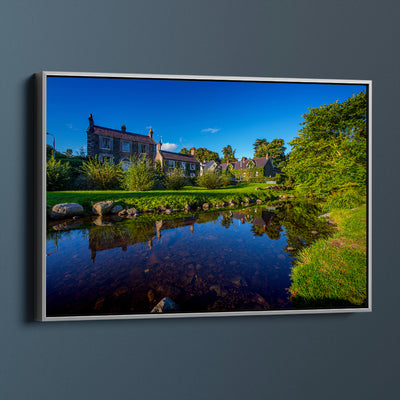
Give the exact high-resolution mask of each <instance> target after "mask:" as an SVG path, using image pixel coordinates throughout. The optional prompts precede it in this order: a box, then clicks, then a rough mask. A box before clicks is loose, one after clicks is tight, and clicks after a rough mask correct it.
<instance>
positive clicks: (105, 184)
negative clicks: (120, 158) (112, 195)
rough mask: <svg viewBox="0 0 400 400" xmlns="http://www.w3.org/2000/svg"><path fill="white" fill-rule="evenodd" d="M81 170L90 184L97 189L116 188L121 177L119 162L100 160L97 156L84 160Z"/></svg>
mask: <svg viewBox="0 0 400 400" xmlns="http://www.w3.org/2000/svg"><path fill="white" fill-rule="evenodd" d="M81 172H82V174H83V175H84V176H86V177H87V179H88V181H89V183H90V185H91V186H92V187H93V188H95V189H99V190H112V189H118V188H119V184H120V180H121V177H122V168H121V165H120V164H114V163H113V162H112V161H108V160H105V161H103V162H101V161H100V160H99V159H98V158H97V156H96V157H94V158H89V159H88V161H84V162H83V163H82V167H81Z"/></svg>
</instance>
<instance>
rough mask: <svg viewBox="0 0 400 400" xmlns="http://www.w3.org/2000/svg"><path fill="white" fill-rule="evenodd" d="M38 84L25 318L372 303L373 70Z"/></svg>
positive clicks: (75, 77) (61, 79) (284, 310)
mask: <svg viewBox="0 0 400 400" xmlns="http://www.w3.org/2000/svg"><path fill="white" fill-rule="evenodd" d="M37 82H38V103H39V104H38V109H39V111H38V113H37V114H38V120H39V121H38V130H39V132H38V137H39V139H38V140H39V146H38V147H39V149H38V157H39V160H40V162H39V164H40V166H39V170H40V173H39V175H40V177H39V180H40V181H41V182H42V184H41V187H40V188H39V200H38V201H39V207H40V208H41V210H42V211H41V216H42V221H40V223H39V224H38V225H39V231H40V232H39V240H40V241H41V243H42V244H41V245H40V246H39V248H40V254H39V259H40V262H39V264H40V265H39V266H38V271H37V275H38V277H37V278H38V282H39V283H38V292H39V293H38V302H37V308H38V310H37V319H40V320H69V319H70V320H73V319H78V320H79V319H80V320H82V319H90V318H94V319H110V318H157V317H161V316H168V317H184V316H186V317H196V316H230V315H234V316H240V315H268V314H276V313H277V314H295V313H326V312H350V311H351V312H357V311H370V310H371V296H370V286H371V282H370V279H371V265H370V258H371V257H370V255H369V251H370V244H369V242H370V229H369V228H370V226H369V224H370V220H371V216H370V210H371V200H370V185H371V182H370V173H369V170H370V164H371V160H370V158H371V157H370V141H371V96H372V94H371V81H355V80H328V79H327V80H322V79H287V78H282V79H279V78H249V77H215V76H178V75H177V76H172V75H134V74H95V73H93V74H90V73H57V72H41V73H38V76H37Z"/></svg>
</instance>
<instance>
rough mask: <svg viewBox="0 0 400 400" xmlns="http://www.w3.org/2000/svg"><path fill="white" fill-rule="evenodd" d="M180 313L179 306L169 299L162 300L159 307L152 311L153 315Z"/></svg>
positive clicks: (158, 304)
mask: <svg viewBox="0 0 400 400" xmlns="http://www.w3.org/2000/svg"><path fill="white" fill-rule="evenodd" d="M178 311H180V308H179V306H178V305H177V304H176V303H175V302H174V301H173V300H171V299H170V298H169V297H164V298H163V299H161V300H160V301H159V302H158V303H157V305H156V306H155V307H154V308H153V309H152V310H151V313H153V314H154V313H170V312H178Z"/></svg>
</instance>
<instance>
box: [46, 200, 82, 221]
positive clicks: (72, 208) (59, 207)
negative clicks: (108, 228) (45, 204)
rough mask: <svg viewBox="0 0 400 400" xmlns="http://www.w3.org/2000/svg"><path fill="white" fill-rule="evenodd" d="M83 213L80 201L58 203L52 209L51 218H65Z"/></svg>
mask: <svg viewBox="0 0 400 400" xmlns="http://www.w3.org/2000/svg"><path fill="white" fill-rule="evenodd" d="M77 215H83V207H82V206H81V205H80V204H78V203H62V204H56V205H55V206H53V207H52V209H51V211H50V218H52V219H63V218H72V217H75V216H77Z"/></svg>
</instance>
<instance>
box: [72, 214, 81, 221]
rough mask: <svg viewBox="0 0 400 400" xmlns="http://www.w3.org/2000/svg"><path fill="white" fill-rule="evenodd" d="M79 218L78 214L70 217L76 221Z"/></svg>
mask: <svg viewBox="0 0 400 400" xmlns="http://www.w3.org/2000/svg"><path fill="white" fill-rule="evenodd" d="M79 218H81V216H80V215H75V216H74V217H72V219H73V220H75V221H76V220H77V219H79Z"/></svg>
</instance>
